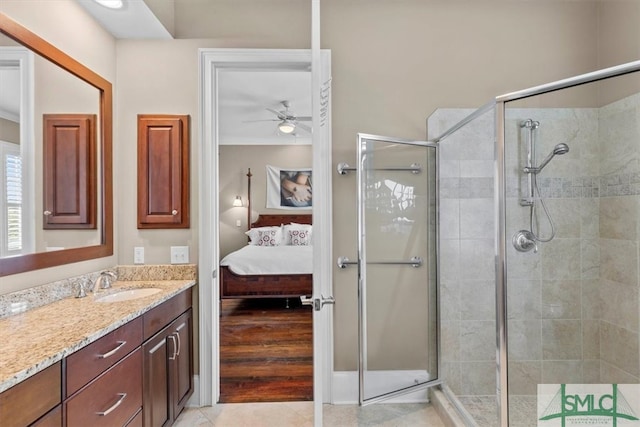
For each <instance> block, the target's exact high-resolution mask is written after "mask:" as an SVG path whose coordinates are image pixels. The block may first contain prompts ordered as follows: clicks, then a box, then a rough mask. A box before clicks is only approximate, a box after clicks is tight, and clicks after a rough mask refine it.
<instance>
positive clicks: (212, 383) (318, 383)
mask: <svg viewBox="0 0 640 427" xmlns="http://www.w3.org/2000/svg"><path fill="white" fill-rule="evenodd" d="M200 62H201V67H200V72H201V93H202V98H201V110H200V116H201V117H202V127H201V135H200V136H201V141H202V143H201V153H200V154H201V162H202V164H201V171H202V174H201V176H200V196H201V197H200V207H201V209H200V230H201V232H202V235H203V236H209V237H210V238H207V239H202V240H201V242H200V259H199V265H200V273H199V287H200V291H199V300H200V301H199V309H200V375H199V379H200V387H199V390H200V404H201V405H211V404H215V403H216V402H218V400H219V396H220V358H219V354H220V336H219V330H218V328H217V325H218V320H219V317H220V305H219V304H218V301H219V300H220V287H219V286H220V271H219V268H218V262H219V260H220V255H221V253H220V222H219V219H220V218H219V217H220V214H219V213H220V212H221V209H220V207H221V205H222V203H223V202H222V199H221V190H222V188H221V186H220V180H219V174H220V170H221V168H220V164H219V159H218V152H219V148H220V145H219V144H220V117H219V111H218V107H219V106H218V93H219V90H220V86H219V77H220V73H221V72H224V70H230V69H234V70H239V69H244V70H253V71H278V70H289V71H294V70H297V71H307V72H308V70H309V68H310V64H311V52H310V51H308V50H270V49H261V50H254V49H202V50H201V51H200ZM321 68H322V70H321V71H322V74H323V76H326V77H325V78H324V79H323V81H325V82H327V85H326V86H325V87H324V92H323V93H325V94H328V93H329V92H330V90H329V88H328V81H329V80H330V79H329V70H330V62H329V52H323V53H322V67H321ZM310 90H311V87H310ZM316 92H317V93H320V88H318V90H317V91H316ZM327 96H328V95H327ZM326 105H330V103H327V104H326ZM325 113H326V114H325V117H328V120H324V121H323V123H322V125H321V126H318V132H317V135H318V136H319V140H320V141H321V143H318V144H316V143H314V144H313V145H312V152H313V160H312V169H313V175H314V176H313V179H314V187H313V198H314V201H315V202H316V203H314V205H313V207H312V214H313V222H314V224H313V227H314V233H315V232H316V231H317V232H318V234H317V237H316V238H314V248H313V254H314V255H313V261H312V263H313V269H312V270H313V295H314V296H315V295H318V296H320V295H321V294H324V295H328V294H330V286H331V283H330V277H331V244H330V239H331V197H330V194H331V189H330V185H331V180H330V174H331V163H330V154H331V141H330V112H329V111H328V110H327V111H325ZM315 138H316V135H314V140H315ZM212 195H214V196H213V197H212ZM225 203H226V199H225ZM330 319H331V315H330V310H324V311H322V312H316V311H314V314H313V327H314V343H313V350H314V358H313V360H314V367H313V375H314V404H315V405H321V403H322V401H323V400H325V399H326V397H324V396H323V388H324V390H328V389H329V387H328V381H327V379H328V378H329V376H328V375H327V374H325V373H327V372H331V362H332V360H331V354H332V345H331V333H330V330H331V329H330ZM323 383H324V384H323ZM323 386H324V387H323Z"/></svg>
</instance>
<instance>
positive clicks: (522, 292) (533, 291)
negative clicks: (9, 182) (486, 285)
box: [507, 279, 541, 320]
mask: <svg viewBox="0 0 640 427" xmlns="http://www.w3.org/2000/svg"><path fill="white" fill-rule="evenodd" d="M540 283H541V282H540V280H518V279H511V280H509V282H508V284H507V286H508V288H509V289H508V292H507V300H508V301H507V310H508V313H509V319H512V320H531V319H540V304H541V301H540V295H541V294H540V292H541V290H540V289H541V287H540V286H541V285H540Z"/></svg>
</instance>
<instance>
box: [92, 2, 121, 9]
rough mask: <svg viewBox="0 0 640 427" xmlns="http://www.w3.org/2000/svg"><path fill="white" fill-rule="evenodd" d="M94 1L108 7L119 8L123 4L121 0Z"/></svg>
mask: <svg viewBox="0 0 640 427" xmlns="http://www.w3.org/2000/svg"><path fill="white" fill-rule="evenodd" d="M94 1H95V2H96V3H98V4H100V5H102V6H104V7H108V8H109V9H121V8H122V6H124V3H123V2H122V0H94Z"/></svg>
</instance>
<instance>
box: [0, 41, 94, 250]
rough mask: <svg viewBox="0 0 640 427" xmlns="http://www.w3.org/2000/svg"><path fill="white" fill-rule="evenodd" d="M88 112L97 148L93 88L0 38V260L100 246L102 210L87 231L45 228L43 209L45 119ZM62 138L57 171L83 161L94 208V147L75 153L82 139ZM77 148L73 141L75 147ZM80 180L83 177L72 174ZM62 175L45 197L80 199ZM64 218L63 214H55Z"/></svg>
mask: <svg viewBox="0 0 640 427" xmlns="http://www.w3.org/2000/svg"><path fill="white" fill-rule="evenodd" d="M60 114H64V115H70V116H77V115H83V116H84V115H89V116H94V117H95V120H94V121H93V123H94V124H95V125H94V128H93V129H91V133H92V135H94V144H95V145H97V147H99V145H100V137H99V135H100V134H101V130H100V122H101V120H100V115H99V114H100V91H99V90H98V89H97V88H95V87H93V86H92V85H90V84H88V83H86V82H85V81H83V80H81V79H79V78H78V77H76V76H74V75H73V74H71V73H69V72H68V71H67V70H65V69H63V68H60V67H59V66H58V65H56V64H54V63H52V62H50V61H49V60H48V59H46V58H43V57H41V56H39V55H37V54H34V53H33V52H32V51H30V50H29V49H27V48H25V47H22V46H20V45H18V44H17V43H16V42H14V41H13V40H12V39H9V38H8V37H5V36H1V37H0V155H1V156H2V162H1V164H0V172H1V173H0V184H1V187H0V238H1V240H2V243H1V244H0V258H5V257H11V256H16V255H25V254H31V253H41V252H48V251H56V250H62V249H69V248H80V247H85V246H94V245H100V244H101V235H102V233H101V228H102V224H101V215H97V216H96V220H97V223H96V225H95V226H93V225H92V226H91V228H89V229H78V228H79V227H74V226H69V225H67V226H66V227H64V228H63V227H58V228H63V229H49V228H51V227H46V225H45V224H46V222H47V221H48V220H49V218H50V217H49V218H48V212H50V211H51V207H48V206H45V199H46V197H45V193H44V192H45V186H44V183H45V177H44V173H43V171H44V170H45V168H44V164H45V160H46V159H45V158H44V156H45V155H44V139H45V129H44V127H43V126H44V125H43V123H44V117H45V116H50V115H60ZM62 133H63V134H68V135H69V137H68V138H66V139H63V140H59V141H58V150H57V151H56V156H57V159H58V168H59V170H58V171H57V175H56V174H53V176H50V177H48V178H47V179H52V178H53V179H56V178H55V177H56V176H58V179H60V177H61V175H65V174H66V175H67V176H74V172H73V171H75V169H74V168H75V167H76V166H75V164H76V163H79V162H82V161H86V162H87V164H88V165H89V166H90V167H92V168H93V169H92V171H93V172H92V173H93V175H94V178H93V179H92V180H91V179H89V180H88V181H89V182H88V183H86V185H87V187H88V188H85V186H84V185H82V186H79V187H82V189H83V191H85V190H91V191H93V193H92V194H93V196H92V197H93V201H92V204H93V206H92V209H93V210H94V212H100V211H101V204H102V203H101V199H102V198H101V196H100V194H101V189H100V188H99V181H100V180H96V179H95V176H100V174H101V172H102V171H101V170H100V164H101V161H100V160H101V159H100V158H99V152H100V150H99V149H98V148H97V147H94V151H93V155H92V156H91V157H90V158H87V159H84V160H83V158H82V157H75V154H74V153H75V152H76V151H77V152H78V153H82V148H81V145H82V141H80V140H79V139H78V138H77V135H76V134H75V133H69V132H68V129H63V131H62ZM77 145H78V146H77ZM78 179H79V180H82V177H79V178H78ZM74 187H76V185H75V184H74V183H73V180H71V182H70V181H69V180H68V179H67V180H66V181H62V184H61V185H58V186H57V187H56V188H55V193H56V194H53V195H50V196H51V197H55V198H56V199H57V200H65V199H67V200H70V199H72V200H75V199H78V198H79V199H82V197H84V196H83V195H82V194H84V193H82V194H79V193H78V192H77V191H74V190H77V188H74ZM58 214H59V215H63V216H64V215H65V214H67V213H66V212H58Z"/></svg>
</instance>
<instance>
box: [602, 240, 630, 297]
mask: <svg viewBox="0 0 640 427" xmlns="http://www.w3.org/2000/svg"><path fill="white" fill-rule="evenodd" d="M637 250H638V242H634V241H630V240H618V239H600V275H601V277H602V278H603V279H607V280H611V281H614V282H619V283H624V284H627V285H633V286H638V252H637Z"/></svg>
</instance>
